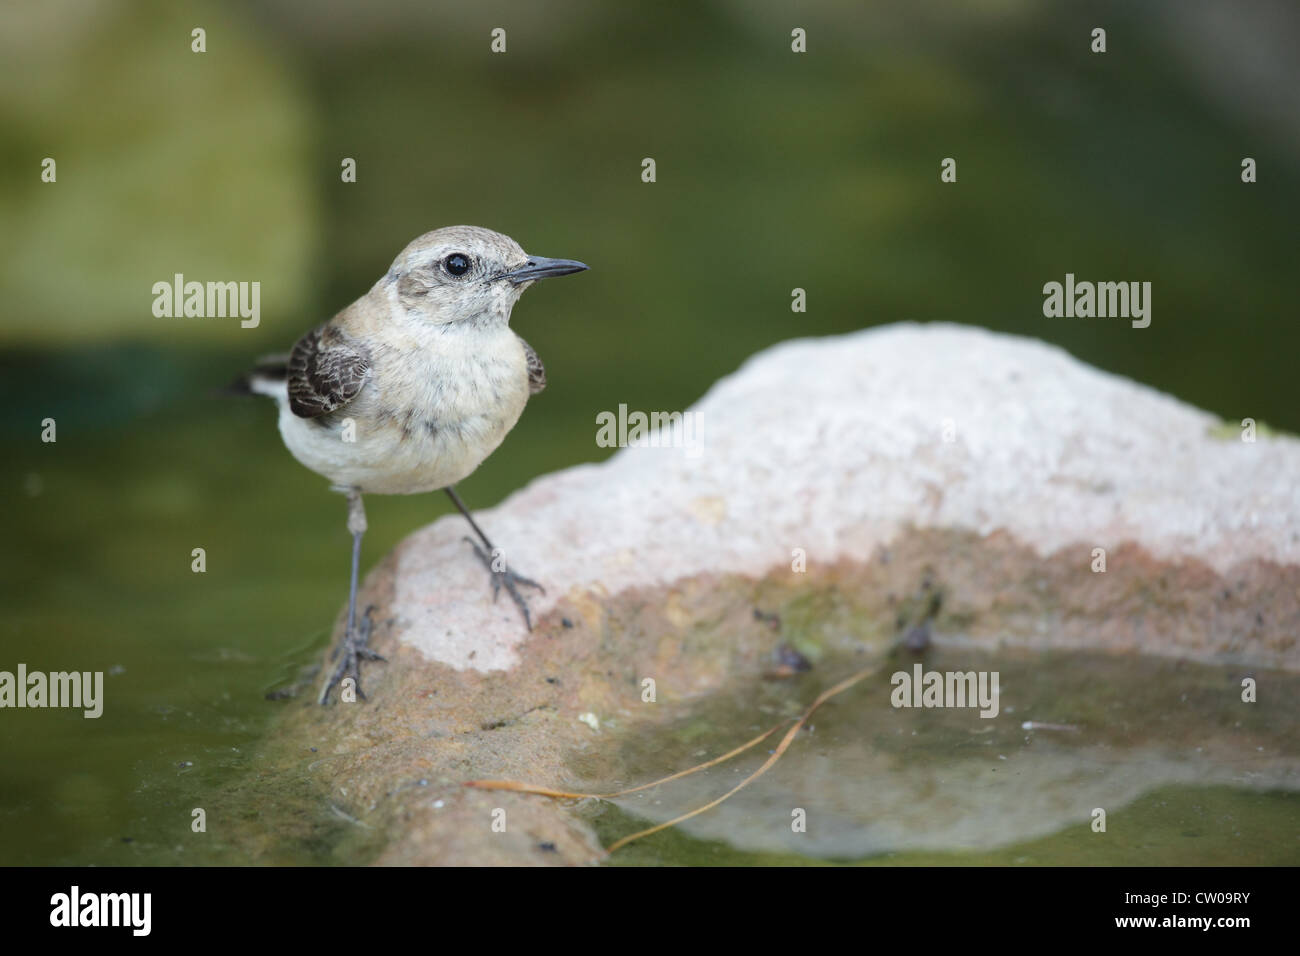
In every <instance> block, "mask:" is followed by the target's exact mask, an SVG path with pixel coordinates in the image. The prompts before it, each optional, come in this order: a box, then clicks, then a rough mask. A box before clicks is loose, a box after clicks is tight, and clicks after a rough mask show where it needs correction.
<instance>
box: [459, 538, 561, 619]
mask: <svg viewBox="0 0 1300 956" xmlns="http://www.w3.org/2000/svg"><path fill="white" fill-rule="evenodd" d="M465 540H466V541H468V542H469V546H470V547H471V548H473V549H474V553H475V554H477V555H478V559H479V560H480V561H482V562H483V566H484V567H485V568H487V569H488V573H489V574H491V575H492V600H493V601H495V600H496V599H497V597H498V596H499V595H500V594H501V589H502V588H503V587H504V588H505V589H506V591H507V592H509V594H510V598H511V600H513V601H514V602H515V605H516V606H517V607H518V608H519V612H520V613H521V614H523V616H524V625H525V626H526V627H527V628H528V630H530V631H531V630H532V629H533V618H532V615H531V614H530V613H529V611H528V601H526V600H525V599H524V596H523V595H522V594H520V593H519V587H520V586H521V585H523V586H525V587H530V588H537V590H539V591H541V592H542V593H543V594H545V593H546V588H544V587H542V586H541V585H540V584H538V583H537V582H536V581H534V580H533V579H532V578H526V577H524V576H523V575H522V574H516V573H515V572H514V571H511V570H510V567H509V565H507V564H506V563H505V562H504V561H503V560H501V558H500V557H499V556H498V557H497V558H496V563H497V564H498V565H500V570H497V568H495V567H493V566H492V565H493V555H492V554H488V553H487V552H486V551H484V550H483V549H482V548H480V547H479V546H478V542H477V541H475V540H474V539H473V538H471V537H468V536H467V537H466V538H465ZM497 553H498V552H494V553H493V554H497Z"/></svg>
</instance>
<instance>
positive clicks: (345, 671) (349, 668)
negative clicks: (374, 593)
mask: <svg viewBox="0 0 1300 956" xmlns="http://www.w3.org/2000/svg"><path fill="white" fill-rule="evenodd" d="M374 611H375V606H374V605H373V604H372V605H370V606H369V607H367V608H366V611H365V613H364V614H363V615H361V624H360V626H359V627H357V629H356V631H355V632H353V631H352V630H351V629H349V630H348V631H347V632H346V633H345V634H344V635H343V640H342V641H341V642H339V645H338V647H336V648H334V651H333V653H331V654H330V660H331V661H334V660H337V659H338V658H339V656H340V655H339V652H340V651H342V652H343V653H342V657H343V659H342V660H341V661H339V665H338V667H336V668H334V673H333V674H332V675H330V679H329V681H328V682H326V684H325V687H324V688H323V689H322V690H321V692H320V700H319V701H318V703H321V704H324V703H325V702H326V701H328V700H329V696H330V691H332V690H333V689H334V688H335V687H337V686H338V685H339V684H341V683H342V682H343V680H344V678H347V677H351V678H352V680H353V683H354V684H355V686H356V689H357V697H359V698H360V699H361V700H365V699H366V695H365V694H364V693H363V692H362V690H361V662H362V661H384V660H387V658H385V657H384V656H383V655H381V654H378V653H376V652H375V651H372V650H371V649H370V648H369V647H368V646H367V645H368V644H369V643H370V633H371V631H373V630H374V621H373V620H372V619H371V615H372V614H373V613H374Z"/></svg>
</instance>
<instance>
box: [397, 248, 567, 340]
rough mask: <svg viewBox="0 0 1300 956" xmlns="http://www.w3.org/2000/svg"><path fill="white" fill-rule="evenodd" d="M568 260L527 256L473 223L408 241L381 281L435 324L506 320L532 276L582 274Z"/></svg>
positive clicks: (411, 310) (409, 308)
mask: <svg viewBox="0 0 1300 956" xmlns="http://www.w3.org/2000/svg"><path fill="white" fill-rule="evenodd" d="M586 268H587V266H585V265H584V264H582V263H581V262H575V261H573V260H572V259H547V258H545V257H542V256H530V255H528V254H527V253H526V252H524V250H523V249H521V248H520V247H519V243H517V242H515V241H514V240H513V239H511V238H510V237H509V236H505V235H502V234H501V233H499V232H493V231H492V230H491V229H483V228H481V227H479V226H447V227H446V228H444V229H435V230H434V231H433V232H426V233H425V234H424V235H422V236H420V237H419V238H418V239H415V240H414V241H412V242H411V243H410V244H409V245H408V246H407V247H406V248H405V249H403V250H402V251H401V253H400V254H399V255H398V256H397V258H396V259H395V260H394V261H393V265H392V268H391V269H389V270H388V274H387V275H386V276H385V277H384V278H383V279H382V280H381V281H382V282H384V283H389V284H392V285H393V287H394V288H395V290H396V295H397V298H398V301H399V302H400V303H401V305H402V307H403V308H404V309H405V311H406V312H407V314H414V315H418V316H419V317H420V318H422V319H424V320H425V321H429V322H433V323H435V324H438V325H444V324H450V323H455V322H475V323H478V322H484V321H487V322H495V321H500V322H506V321H508V320H509V318H510V310H511V309H512V308H513V307H514V304H515V302H517V301H518V300H519V296H520V295H522V294H523V291H524V290H525V289H526V288H528V286H530V285H531V284H532V283H534V282H536V281H537V280H538V279H546V278H549V277H551V276H563V275H569V274H571V273H574V272H582V271H583V270H584V269H586Z"/></svg>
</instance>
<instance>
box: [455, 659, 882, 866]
mask: <svg viewBox="0 0 1300 956" xmlns="http://www.w3.org/2000/svg"><path fill="white" fill-rule="evenodd" d="M876 669H877V665H872V666H871V667H867V668H864V669H863V670H860V671H858V672H857V673H856V674H853V675H852V676H850V677H846V678H845V679H844V680H842V681H840V682H839V683H838V684H836V685H835V686H834V687H831V688H830V689H828V690H824V691H822V692H821V693H820V694H818V695H817V699H816V700H814V701H813V702H812V703H811V704H810V705H809V706H808V709H807V710H805V711H804V712H803V714H801V715H800V717H799V719H798V720H796V721H795V722H794V725H793V726H792V727H791V728H790V729H789V730H787V731H786V733H785V736H784V737H782V738H781V742H780V743H779V744H777V747H776V749H775V750H773V751H772V753H771V755H770V756H769V757H768V758H767V760H765V761H763V765H762V766H761V767H759V768H758V769H757V770H755V771H754V772H753V773H751V774H750V775H749V776H748V777H746V778H745V779H744V780H742V781H741V782H740V783H738V784H736V786H734V787H732V788H731V789H730V790H728V791H727V792H726V793H724V794H723V795H722V796H720V797H718V798H717V799H716V800H711V801H709V802H708V803H706V804H705V805H704V806H702V807H698V808H696V809H694V810H692V811H690V812H689V813H684V814H682V815H681V816H679V817H674V818H673V819H671V820H669V821H667V822H665V823H660V824H658V825H656V826H653V827H650V828H649V829H646V830H640V831H638V832H636V833H632V834H629V835H628V836H625V837H623V838H622V839H620V840H616V841H615V842H614V843H612V844H610V846H609V847H608V848H607V849H606V850H605V856H609V855H610V854H611V853H613V852H615V851H616V850H620V849H622V848H623V847H625V846H627V845H628V844H629V843H631V842H633V841H634V840H639V839H641V838H642V837H647V836H650V835H651V834H653V833H658V832H659V831H660V830H666V829H668V828H669V827H674V826H676V825H677V824H679V823H684V822H685V821H687V820H689V819H691V817H696V816H699V815H700V814H701V813H705V812H706V811H709V810H712V809H713V808H714V807H716V806H717V805H718V804H720V803H722V802H723V801H725V800H727V799H728V798H730V797H731V796H733V795H734V794H736V793H738V792H739V791H741V790H743V789H744V788H745V787H747V786H749V785H750V784H751V783H753V782H754V781H755V780H757V779H758V778H759V777H761V776H762V775H763V774H765V773H767V771H768V770H770V769H771V767H772V765H773V764H775V763H776V762H777V761H778V760H780V759H781V755H782V754H784V753H785V752H786V750H787V749H788V748H789V746H790V743H791V741H793V740H794V737H795V734H797V733H799V730H800V729H801V728H802V727H803V725H804V724H805V723H807V721H808V718H809V717H811V716H812V715H813V712H814V711H815V710H816V709H817V708H818V707H820V706H821V705H822V704H824V703H826V701H828V700H830V699H831V698H832V697H834V696H835V695H837V694H841V693H843V692H844V691H846V690H848V689H849V688H850V687H852V686H853V685H854V684H856V683H858V682H859V681H861V680H863V679H864V678H866V677H869V676H870V675H871V674H873V673H875V671H876ZM779 728H780V725H779V724H778V725H777V726H776V727H773V728H772V729H771V730H768V731H765V732H764V733H762V734H760V735H759V736H757V737H755V738H754V739H753V740H751V741H749V743H746V744H742V745H741V746H739V747H737V748H736V749H735V750H731V751H728V752H727V753H725V754H723V755H722V756H721V757H714V758H713V759H712V760H709V761H707V762H705V763H702V764H700V765H698V766H695V767H691V768H690V769H688V770H682V771H679V772H678V773H675V774H672V775H671V776H667V777H664V778H663V779H661V780H655V781H654V782H652V783H646V784H642V785H641V786H639V787H630V788H628V789H627V790H619V791H616V792H615V793H570V792H568V791H565V790H555V789H552V788H550V787H539V786H534V785H533V784H528V783H516V782H514V781H512V780H470V781H467V782H466V783H465V786H467V787H475V788H477V789H480V790H512V791H515V792H518V793H535V794H540V795H541V796H545V797H559V798H572V799H588V798H591V799H597V800H608V799H611V798H613V797H621V796H624V795H626V794H629V793H636V792H637V791H638V790H646V789H649V788H650V787H656V786H658V785H659V784H662V783H668V782H669V781H672V780H678V779H681V778H682V777H686V776H689V775H690V774H693V773H696V772H698V771H700V770H705V769H707V768H709V767H713V766H716V765H717V764H720V763H722V762H723V761H725V760H730V759H731V758H732V757H735V756H737V755H738V754H741V753H744V752H745V751H746V750H749V749H750V748H751V747H754V746H756V745H757V744H759V743H761V742H763V741H764V740H766V739H767V738H768V737H770V736H771V735H772V734H774V733H775V732H776V731H777V730H778V729H779Z"/></svg>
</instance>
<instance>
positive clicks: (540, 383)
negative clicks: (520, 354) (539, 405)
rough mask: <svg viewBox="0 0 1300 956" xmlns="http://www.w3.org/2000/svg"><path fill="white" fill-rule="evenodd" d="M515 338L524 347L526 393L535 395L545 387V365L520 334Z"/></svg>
mask: <svg viewBox="0 0 1300 956" xmlns="http://www.w3.org/2000/svg"><path fill="white" fill-rule="evenodd" d="M517 338H518V339H519V344H520V345H522V346H523V347H524V357H525V358H526V359H527V360H528V394H529V395H536V394H537V393H538V392H540V391H541V390H542V389H544V388H545V387H546V366H545V365H543V364H542V360H541V359H540V358H538V357H537V353H536V352H534V351H533V347H532V346H531V345H529V344H528V343H527V342H525V341H524V338H523V336H522V335H521V336H517Z"/></svg>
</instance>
